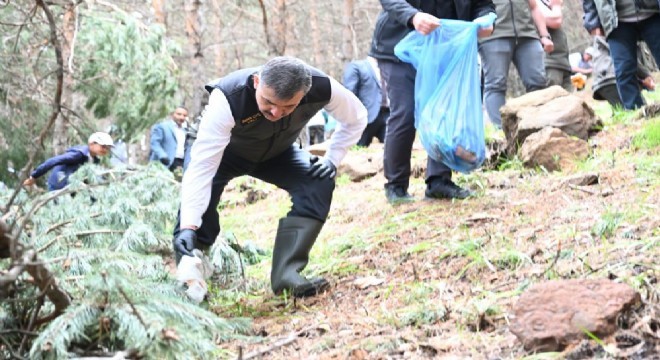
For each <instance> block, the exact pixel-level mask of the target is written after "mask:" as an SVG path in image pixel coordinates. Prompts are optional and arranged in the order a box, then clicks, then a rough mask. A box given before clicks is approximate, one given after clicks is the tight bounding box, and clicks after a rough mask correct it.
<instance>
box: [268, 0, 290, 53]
mask: <svg viewBox="0 0 660 360" xmlns="http://www.w3.org/2000/svg"><path fill="white" fill-rule="evenodd" d="M286 18H287V10H286V0H277V1H276V5H275V19H276V21H275V22H274V24H273V33H274V35H275V36H274V40H273V43H272V45H273V46H272V48H271V49H270V55H271V56H281V55H284V52H285V51H286V45H287V43H286V33H287V26H286V25H287V24H286V23H287V21H286Z"/></svg>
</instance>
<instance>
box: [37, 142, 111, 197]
mask: <svg viewBox="0 0 660 360" xmlns="http://www.w3.org/2000/svg"><path fill="white" fill-rule="evenodd" d="M91 160H92V161H94V163H95V164H97V163H98V162H99V159H98V158H96V157H93V158H92V159H91ZM88 162H90V156H89V146H88V145H78V146H73V147H71V148H69V149H67V151H66V152H65V153H64V154H61V155H57V156H54V157H52V158H50V159H48V160H46V161H44V162H43V163H42V164H41V165H39V166H37V168H36V169H34V171H33V172H32V174H30V176H32V177H33V178H35V179H36V178H39V177H41V176H43V175H44V174H45V173H47V172H48V171H49V170H51V169H52V170H53V171H52V172H51V173H50V176H49V177H48V191H53V190H59V189H62V188H63V187H65V186H67V185H68V184H69V176H70V175H71V174H73V173H74V172H76V171H77V170H78V168H79V167H80V166H82V165H83V164H85V163H88Z"/></svg>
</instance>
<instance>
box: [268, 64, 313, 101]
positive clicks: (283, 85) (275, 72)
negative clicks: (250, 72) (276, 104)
mask: <svg viewBox="0 0 660 360" xmlns="http://www.w3.org/2000/svg"><path fill="white" fill-rule="evenodd" d="M259 80H261V82H262V83H263V84H264V85H266V86H268V87H269V88H271V89H273V91H274V92H275V96H277V97H278V98H279V99H282V100H284V99H291V98H293V97H294V95H296V93H297V92H298V91H301V90H302V92H303V93H305V94H307V92H308V91H309V89H310V88H311V87H312V73H311V71H310V70H309V67H308V66H307V64H305V63H304V62H303V61H302V60H300V59H297V58H294V57H290V56H278V57H275V58H272V59H270V60H268V62H267V63H266V64H264V66H263V67H262V68H261V71H260V73H259Z"/></svg>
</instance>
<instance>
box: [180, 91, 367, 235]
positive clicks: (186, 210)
mask: <svg viewBox="0 0 660 360" xmlns="http://www.w3.org/2000/svg"><path fill="white" fill-rule="evenodd" d="M330 88H331V95H330V102H328V104H327V105H326V106H325V107H324V109H325V110H326V111H327V112H328V113H329V114H330V115H331V116H332V117H334V118H335V119H337V123H338V124H337V129H336V130H335V133H334V134H333V136H332V138H331V140H330V144H329V146H328V151H327V153H326V155H325V157H326V158H328V159H329V160H330V161H331V162H332V163H333V164H334V165H335V166H339V164H340V163H341V161H342V159H343V158H344V156H346V153H347V152H348V149H349V148H350V147H351V146H353V145H355V144H356V143H357V141H358V140H359V138H360V136H361V135H362V131H363V130H364V128H365V127H366V125H367V109H366V108H365V107H364V106H363V105H362V103H361V102H360V100H358V98H357V97H356V96H355V95H354V94H353V93H352V92H350V91H349V90H348V89H346V88H345V87H344V86H342V85H341V84H340V83H339V82H337V81H336V80H335V79H333V78H330ZM235 124H236V121H235V119H234V117H233V115H232V112H231V108H230V107H229V103H228V102H227V98H226V97H225V95H224V94H223V93H222V91H220V90H218V89H214V90H213V91H212V92H211V96H210V97H209V103H208V105H207V106H206V108H205V110H204V114H203V115H202V120H201V123H200V127H199V131H198V133H197V139H196V140H195V142H194V143H193V146H192V149H191V161H190V163H189V164H188V168H187V169H186V172H185V173H184V176H183V180H182V183H181V228H186V227H191V226H194V227H199V226H200V225H201V224H202V215H203V214H204V212H205V211H206V208H207V207H208V205H209V201H210V199H211V190H212V188H211V187H212V182H213V177H214V176H215V174H216V172H217V170H218V167H219V166H220V162H221V161H222V155H223V154H224V151H225V148H226V147H227V145H228V144H229V142H230V140H231V130H232V128H233V127H234V125H235Z"/></svg>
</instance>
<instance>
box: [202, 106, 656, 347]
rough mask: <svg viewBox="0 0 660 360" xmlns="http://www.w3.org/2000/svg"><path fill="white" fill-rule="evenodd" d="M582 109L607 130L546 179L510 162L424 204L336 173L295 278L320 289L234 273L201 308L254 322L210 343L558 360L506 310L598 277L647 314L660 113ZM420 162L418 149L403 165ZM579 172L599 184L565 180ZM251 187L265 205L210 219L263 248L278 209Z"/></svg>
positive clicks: (282, 205) (257, 270)
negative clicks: (637, 301)
mask: <svg viewBox="0 0 660 360" xmlns="http://www.w3.org/2000/svg"><path fill="white" fill-rule="evenodd" d="M655 96H656V97H657V94H655ZM656 101H657V100H656ZM593 107H594V108H595V110H596V113H597V114H598V115H599V116H600V117H601V118H602V119H603V120H604V123H605V126H604V129H603V130H602V131H601V132H599V133H598V134H597V135H595V136H594V137H593V138H591V139H590V140H589V143H590V145H591V148H592V155H591V156H590V157H589V158H588V159H587V160H584V161H581V162H579V163H576V164H575V166H574V168H572V169H564V171H563V172H552V173H549V172H547V171H544V170H543V169H529V168H524V167H523V166H522V164H521V162H520V161H519V160H518V159H516V158H513V159H508V160H506V161H504V162H502V163H500V164H499V166H497V168H496V169H489V170H486V169H484V170H480V171H476V172H473V173H471V174H469V175H463V174H458V175H455V177H454V180H455V181H456V182H457V183H458V184H460V185H461V186H464V187H468V188H470V189H472V190H474V191H475V192H476V196H475V197H472V198H469V199H466V200H461V201H450V200H425V199H424V189H425V185H424V181H423V178H421V177H415V178H413V179H411V186H410V192H411V194H412V195H413V196H414V197H415V200H416V201H414V202H412V203H409V204H402V205H398V206H391V205H390V204H388V203H387V201H386V199H385V196H384V190H383V184H384V182H385V179H384V177H383V175H382V172H381V173H379V174H378V175H377V176H375V177H372V178H370V179H367V180H364V181H362V182H358V183H353V182H350V181H349V180H348V178H347V177H346V176H340V177H339V178H338V180H337V188H336V190H335V193H334V199H333V204H332V209H331V211H330V216H329V218H328V220H327V222H326V224H325V226H324V228H323V230H322V232H321V234H320V236H319V239H318V241H317V243H316V245H315V247H314V248H313V250H312V254H311V260H310V263H309V265H308V266H307V268H306V270H305V271H304V274H307V275H321V276H323V277H325V278H326V279H328V280H329V281H330V283H331V287H330V289H329V290H328V291H327V292H325V293H323V294H320V295H318V296H316V297H312V298H307V299H302V300H300V299H297V300H294V299H292V298H286V297H285V296H275V295H273V294H272V292H271V291H270V287H269V276H270V256H269V255H268V256H264V257H263V258H262V260H261V261H260V262H258V263H257V264H255V265H251V266H247V267H246V268H245V274H244V275H243V276H238V277H237V278H234V279H233V281H229V282H214V283H212V284H211V293H210V299H209V302H208V307H209V308H210V309H211V310H212V311H214V312H216V313H218V314H220V315H222V316H225V317H249V318H252V319H253V331H254V333H253V334H249V335H253V336H250V337H249V338H247V339H241V340H232V341H229V342H225V343H222V344H221V345H220V346H221V347H222V348H223V349H225V350H226V351H227V352H228V353H231V354H232V355H231V356H232V357H234V358H244V359H248V358H264V359H292V358H295V359H416V358H460V359H463V358H473V359H520V358H526V359H546V358H548V359H549V358H561V356H562V355H561V354H559V353H546V354H530V353H528V352H526V351H525V350H524V349H523V347H522V345H521V343H520V342H519V341H518V340H517V338H516V337H515V336H514V335H513V334H512V333H511V332H510V331H509V328H508V324H509V317H510V316H511V312H512V308H513V306H514V304H515V303H516V300H517V298H518V297H519V295H520V294H521V293H523V292H524V291H525V289H527V288H528V287H529V286H530V285H532V284H536V283H540V282H543V281H547V280H551V279H573V278H579V279H594V278H609V279H615V280H616V281H618V282H623V283H626V284H629V285H630V286H631V287H633V288H635V289H636V290H638V291H639V292H640V294H641V295H642V298H651V300H650V301H654V302H655V304H656V305H657V302H658V299H657V294H658V293H657V292H658V282H657V281H658V277H660V265H659V262H658V259H659V258H660V230H659V229H660V210H659V207H660V189H659V185H660V146H658V141H659V140H658V139H659V137H660V118H659V117H657V116H656V117H655V118H652V119H644V118H638V117H637V114H636V113H623V112H616V111H614V112H613V111H612V110H611V109H610V108H609V106H607V105H606V104H603V103H600V102H599V103H593ZM359 151H367V152H378V151H382V147H380V146H379V145H372V147H370V148H369V149H367V150H359ZM425 158H426V157H425V153H424V150H423V149H421V147H419V146H416V149H415V150H414V155H413V163H414V164H423V163H424V162H425ZM583 174H596V175H597V176H598V178H599V183H598V184H596V185H593V186H588V187H577V186H571V185H569V184H567V182H566V179H567V178H570V177H572V176H575V175H583ZM259 186H262V188H263V190H264V191H266V192H268V196H267V197H266V198H265V199H263V200H259V201H257V202H255V203H252V204H249V205H245V204H238V205H237V204H230V205H227V206H225V208H224V209H223V210H222V211H221V223H222V227H223V231H225V232H231V233H233V235H234V236H235V238H236V239H237V240H238V242H239V243H241V244H244V243H246V242H248V241H250V242H253V243H255V244H256V245H257V246H258V247H260V248H263V249H265V250H266V251H267V252H268V254H270V251H271V249H272V244H273V239H274V238H275V233H276V228H277V222H278V219H279V218H281V217H283V216H285V214H286V212H287V211H288V208H289V205H290V202H289V201H288V197H287V194H286V193H285V192H283V191H281V190H277V189H275V188H272V187H268V186H265V185H259ZM226 195H227V196H226V197H225V198H229V199H230V198H232V196H234V197H240V194H239V193H237V192H234V193H233V195H232V192H231V191H228V193H227V194H226ZM653 296H656V298H655V299H653Z"/></svg>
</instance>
